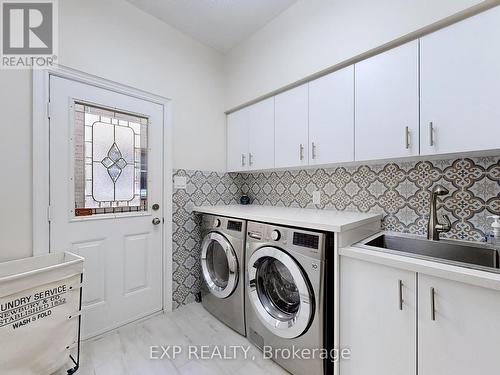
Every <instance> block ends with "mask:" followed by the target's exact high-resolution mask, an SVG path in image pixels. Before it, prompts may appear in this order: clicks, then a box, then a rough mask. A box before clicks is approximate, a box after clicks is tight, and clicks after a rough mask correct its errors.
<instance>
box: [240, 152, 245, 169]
mask: <svg viewBox="0 0 500 375" xmlns="http://www.w3.org/2000/svg"><path fill="white" fill-rule="evenodd" d="M241 166H242V167H244V166H245V154H241Z"/></svg>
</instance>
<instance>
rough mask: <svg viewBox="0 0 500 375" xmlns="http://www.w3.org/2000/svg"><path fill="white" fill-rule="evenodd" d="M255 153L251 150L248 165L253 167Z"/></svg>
mask: <svg viewBox="0 0 500 375" xmlns="http://www.w3.org/2000/svg"><path fill="white" fill-rule="evenodd" d="M252 159H253V155H252V153H251V152H249V153H248V165H249V166H250V167H251V166H252V165H253V160H252Z"/></svg>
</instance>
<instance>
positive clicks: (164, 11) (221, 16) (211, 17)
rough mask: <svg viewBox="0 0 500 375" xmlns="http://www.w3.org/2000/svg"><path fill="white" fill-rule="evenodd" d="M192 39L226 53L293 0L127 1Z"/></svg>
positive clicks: (294, 0)
mask: <svg viewBox="0 0 500 375" xmlns="http://www.w3.org/2000/svg"><path fill="white" fill-rule="evenodd" d="M127 1H129V2H130V3H132V4H134V5H135V6H137V7H138V8H139V9H142V10H143V11H145V12H147V13H149V14H151V15H153V16H155V17H157V18H159V19H161V20H162V21H165V22H166V23H168V24H170V25H171V26H173V27H175V28H176V29H178V30H180V31H182V32H184V33H186V34H188V35H190V36H192V37H193V38H194V39H197V40H199V41H200V42H202V43H204V44H206V45H208V46H210V47H213V48H215V49H217V50H219V51H220V52H227V51H229V50H230V49H231V48H232V47H234V46H235V45H236V44H238V43H239V42H241V41H242V40H244V39H245V38H247V37H249V36H250V35H252V34H253V33H254V32H255V31H257V30H258V29H260V28H261V27H262V26H264V25H265V24H266V23H268V22H269V21H271V20H272V19H273V18H274V17H276V16H277V15H279V14H280V13H281V12H283V11H284V10H285V9H287V8H288V7H289V6H290V5H292V4H293V3H295V2H296V1H297V0H127Z"/></svg>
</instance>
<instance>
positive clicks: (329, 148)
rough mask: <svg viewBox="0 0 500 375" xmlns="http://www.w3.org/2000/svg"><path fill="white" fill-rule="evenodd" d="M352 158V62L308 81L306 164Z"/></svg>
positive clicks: (344, 160) (341, 160)
mask: <svg viewBox="0 0 500 375" xmlns="http://www.w3.org/2000/svg"><path fill="white" fill-rule="evenodd" d="M353 160H354V66H352V65H351V66H349V67H347V68H344V69H341V70H339V71H336V72H334V73H332V74H329V75H327V76H325V77H322V78H319V79H317V80H315V81H312V82H310V83H309V164H310V165H315V164H328V163H339V162H348V161H353Z"/></svg>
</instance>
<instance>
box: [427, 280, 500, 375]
mask: <svg viewBox="0 0 500 375" xmlns="http://www.w3.org/2000/svg"><path fill="white" fill-rule="evenodd" d="M418 280H419V281H418V283H419V285H418V294H419V297H418V301H419V308H418V327H419V328H418V330H419V333H418V337H419V339H418V353H419V359H418V368H419V373H420V374H425V375H448V374H449V375H470V374H481V375H496V374H498V353H499V350H500V344H499V343H500V338H499V332H500V314H499V311H500V292H499V291H496V290H493V289H486V288H482V287H477V286H472V285H468V284H463V283H460V282H456V281H451V280H444V279H440V278H437V277H431V276H426V275H422V274H419V276H418ZM431 288H434V293H432V292H431ZM432 294H433V296H432ZM432 299H434V320H433V317H432Z"/></svg>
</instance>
